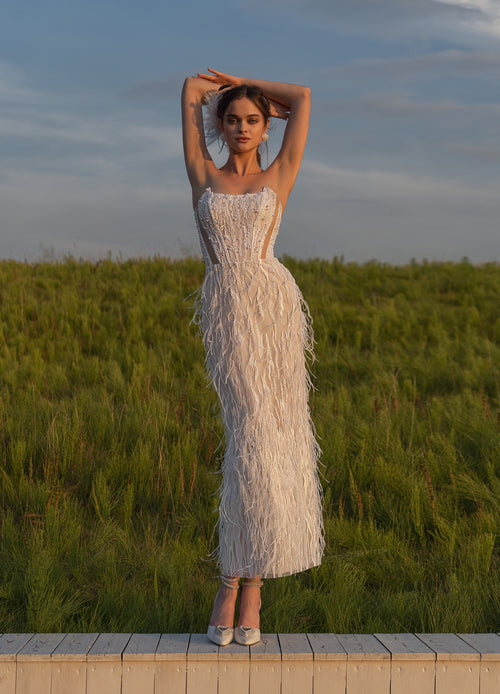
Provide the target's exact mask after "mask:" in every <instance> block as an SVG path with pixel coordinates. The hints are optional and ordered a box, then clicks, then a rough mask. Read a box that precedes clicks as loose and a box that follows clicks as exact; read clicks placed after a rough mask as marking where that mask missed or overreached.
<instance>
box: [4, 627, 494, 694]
mask: <svg viewBox="0 0 500 694" xmlns="http://www.w3.org/2000/svg"><path fill="white" fill-rule="evenodd" d="M160 692H165V694H198V693H203V694H205V693H206V694H224V693H225V692H228V693H229V692H231V694H233V693H234V692H236V693H238V692H244V693H245V694H274V693H276V694H278V693H280V694H309V693H310V694H368V693H369V694H399V693H401V694H447V693H448V692H449V694H499V693H500V634H495V633H489V634H263V635H262V640H261V642H260V643H259V644H256V645H255V646H251V647H245V646H239V645H238V644H236V643H233V644H231V645H229V646H225V647H223V648H222V647H221V648H219V647H218V646H216V645H215V644H213V643H211V642H210V641H209V640H208V638H207V636H206V635H205V634H137V633H134V634H128V633H126V634H106V633H101V634H98V633H93V634H64V633H61V634H34V633H29V634H2V635H0V694H159V693H160Z"/></svg>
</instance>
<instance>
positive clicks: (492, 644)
mask: <svg viewBox="0 0 500 694" xmlns="http://www.w3.org/2000/svg"><path fill="white" fill-rule="evenodd" d="M457 636H458V637H459V638H460V639H462V640H463V641H465V643H466V644H467V645H469V646H471V648H474V650H476V651H478V652H479V654H480V656H481V660H493V661H497V660H500V636H499V635H498V634H493V633H492V634H457Z"/></svg>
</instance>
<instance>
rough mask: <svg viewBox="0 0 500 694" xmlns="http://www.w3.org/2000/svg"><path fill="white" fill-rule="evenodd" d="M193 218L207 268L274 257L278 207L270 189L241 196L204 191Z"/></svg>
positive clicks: (279, 219) (279, 218)
mask: <svg viewBox="0 0 500 694" xmlns="http://www.w3.org/2000/svg"><path fill="white" fill-rule="evenodd" d="M195 218H196V225H197V228H198V233H199V237H200V245H201V250H202V254H203V259H204V261H205V264H206V265H207V268H208V267H212V266H216V265H221V266H224V265H228V264H229V265H234V264H240V263H250V262H256V261H257V262H258V261H261V260H267V259H269V258H272V257H273V249H274V242H275V240H276V236H277V235H278V229H279V225H280V221H281V205H280V203H279V201H278V198H277V196H276V193H275V192H274V191H273V190H272V188H269V187H268V186H265V187H264V188H263V189H262V190H261V191H259V192H258V193H244V194H242V195H233V194H230V193H214V192H213V191H212V190H211V189H210V188H207V189H206V190H205V191H204V193H203V194H202V195H201V197H200V199H199V200H198V205H197V208H196V210H195Z"/></svg>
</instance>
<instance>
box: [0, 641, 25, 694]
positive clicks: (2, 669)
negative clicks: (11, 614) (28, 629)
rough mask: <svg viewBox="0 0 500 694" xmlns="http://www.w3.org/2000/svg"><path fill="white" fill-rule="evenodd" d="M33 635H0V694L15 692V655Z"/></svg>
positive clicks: (13, 693)
mask: <svg viewBox="0 0 500 694" xmlns="http://www.w3.org/2000/svg"><path fill="white" fill-rule="evenodd" d="M31 638H33V634H2V636H0V694H15V692H16V654H17V653H18V651H20V650H21V649H22V648H23V647H24V646H25V645H26V644H27V643H28V641H29V640H30V639H31Z"/></svg>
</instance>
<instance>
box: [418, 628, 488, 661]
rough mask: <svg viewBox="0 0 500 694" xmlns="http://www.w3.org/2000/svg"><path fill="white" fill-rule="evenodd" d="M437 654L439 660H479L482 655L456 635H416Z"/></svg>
mask: <svg viewBox="0 0 500 694" xmlns="http://www.w3.org/2000/svg"><path fill="white" fill-rule="evenodd" d="M416 636H418V638H419V639H420V640H421V641H423V642H424V643H425V644H426V645H427V646H429V648H432V650H433V651H434V652H435V654H436V658H437V660H464V661H469V660H477V661H479V660H480V658H481V655H480V653H478V651H477V650H476V649H475V648H473V647H472V646H470V645H469V644H468V643H465V641H464V640H463V639H461V638H460V637H459V636H457V635H456V634H416Z"/></svg>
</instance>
